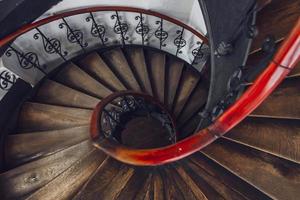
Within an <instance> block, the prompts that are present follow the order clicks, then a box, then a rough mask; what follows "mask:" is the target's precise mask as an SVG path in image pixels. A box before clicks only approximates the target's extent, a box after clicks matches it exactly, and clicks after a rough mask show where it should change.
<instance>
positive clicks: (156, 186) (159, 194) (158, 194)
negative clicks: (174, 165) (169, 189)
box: [152, 170, 164, 200]
mask: <svg viewBox="0 0 300 200" xmlns="http://www.w3.org/2000/svg"><path fill="white" fill-rule="evenodd" d="M152 181H153V182H152V184H153V199H157V200H163V199H164V183H163V180H162V177H161V175H160V173H159V172H158V171H157V170H154V172H153V176H152Z"/></svg>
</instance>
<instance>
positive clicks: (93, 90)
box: [54, 63, 112, 99]
mask: <svg viewBox="0 0 300 200" xmlns="http://www.w3.org/2000/svg"><path fill="white" fill-rule="evenodd" d="M54 80H55V81H57V82H59V83H62V84H64V85H66V86H69V87H71V88H73V89H76V90H79V91H81V92H84V93H85V94H88V95H91V96H94V97H97V98H100V99H102V98H104V97H106V96H108V95H109V94H111V93H112V91H111V90H109V89H108V88H106V87H105V86H104V85H102V84H101V83H99V82H98V81H96V80H95V79H93V78H92V77H91V76H90V75H88V74H87V73H85V72H84V71H83V70H82V69H80V68H79V67H78V66H76V65H75V64H73V63H69V64H67V65H66V66H64V67H63V69H62V70H61V71H59V72H58V74H57V75H56V76H55V77H54Z"/></svg>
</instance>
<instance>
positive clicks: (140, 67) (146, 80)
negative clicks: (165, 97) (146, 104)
mask: <svg viewBox="0 0 300 200" xmlns="http://www.w3.org/2000/svg"><path fill="white" fill-rule="evenodd" d="M126 55H127V58H128V61H129V62H130V65H131V66H132V67H133V68H132V69H133V71H134V72H135V74H136V75H137V79H138V80H139V83H140V86H141V88H142V91H143V92H145V93H147V94H149V95H153V92H152V86H151V82H150V74H149V71H148V67H147V64H146V60H145V55H144V51H143V49H142V48H140V47H133V48H126Z"/></svg>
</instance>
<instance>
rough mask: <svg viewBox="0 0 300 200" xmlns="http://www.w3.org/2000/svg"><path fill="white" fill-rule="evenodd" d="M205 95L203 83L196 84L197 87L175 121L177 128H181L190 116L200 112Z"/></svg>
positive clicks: (205, 90)
mask: <svg viewBox="0 0 300 200" xmlns="http://www.w3.org/2000/svg"><path fill="white" fill-rule="evenodd" d="M207 95H208V90H207V89H206V88H205V87H204V85H203V83H198V85H197V87H196V88H195V90H194V91H193V92H192V94H191V96H190V98H189V100H188V102H187V103H186V105H185V107H184V108H183V110H182V112H181V114H180V116H179V117H178V119H177V120H176V121H177V123H178V126H179V127H181V126H182V125H183V124H184V123H185V122H187V121H188V120H189V119H190V118H191V117H192V116H194V115H195V114H196V113H197V112H199V111H200V109H201V108H202V107H203V106H204V104H205V102H206V100H207Z"/></svg>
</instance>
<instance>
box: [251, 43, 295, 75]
mask: <svg viewBox="0 0 300 200" xmlns="http://www.w3.org/2000/svg"><path fill="white" fill-rule="evenodd" d="M281 44H282V41H279V42H277V43H276V48H279V47H280V45H281ZM266 56H267V54H266V53H264V52H263V51H262V50H260V51H257V52H255V53H252V54H251V55H249V57H248V60H247V64H246V66H248V67H249V70H251V69H253V68H255V67H256V66H257V64H258V63H259V62H260V61H261V60H263V59H265V58H266ZM265 67H267V66H265ZM263 70H264V69H261V70H260V71H258V72H257V74H256V77H258V75H259V74H260V73H262V71H263ZM245 73H247V71H246V72H245ZM293 77H300V62H299V63H297V64H296V66H295V67H294V69H293V70H291V71H290V73H289V74H288V75H287V77H286V78H293ZM254 78H255V77H254ZM247 81H254V80H247Z"/></svg>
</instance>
